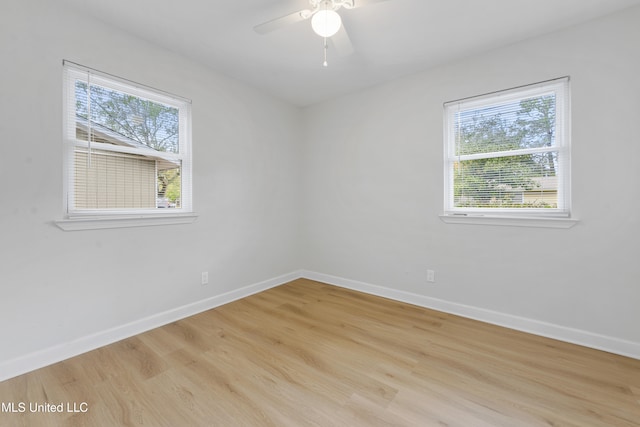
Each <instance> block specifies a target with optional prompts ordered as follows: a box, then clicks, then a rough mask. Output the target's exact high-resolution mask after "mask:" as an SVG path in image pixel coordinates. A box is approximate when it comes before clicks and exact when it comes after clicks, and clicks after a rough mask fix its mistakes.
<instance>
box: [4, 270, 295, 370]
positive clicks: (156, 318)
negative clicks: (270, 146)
mask: <svg viewBox="0 0 640 427" xmlns="http://www.w3.org/2000/svg"><path fill="white" fill-rule="evenodd" d="M300 277H302V276H301V273H300V272H299V271H295V272H292V273H289V274H285V275H282V276H279V277H275V278H273V279H269V280H265V281H262V282H260V283H255V284H253V285H249V286H245V287H243V288H240V289H236V290H234V291H231V292H227V293H224V294H221V295H216V296H213V297H211V298H207V299H204V300H202V301H197V302H194V303H192V304H187V305H184V306H182V307H177V308H174V309H172V310H168V311H165V312H162V313H158V314H154V315H152V316H149V317H145V318H143V319H139V320H136V321H134V322H131V323H128V324H125V325H121V326H116V327H114V328H111V329H108V330H106V331H101V332H97V333H95V334H92V335H89V336H85V337H82V338H79V339H77V340H74V341H71V342H66V343H64V344H59V345H56V346H53V347H49V348H46V349H43V350H40V351H37V352H34V353H30V354H27V355H25V356H21V357H18V358H16V359H12V360H8V361H4V362H0V381H4V380H7V379H9V378H13V377H16V376H18V375H21V374H24V373H26V372H30V371H33V370H36V369H39V368H42V367H44V366H48V365H51V364H54V363H57V362H60V361H62V360H65V359H68V358H70V357H73V356H77V355H79V354H82V353H86V352H88V351H91V350H95V349H96V348H99V347H102V346H105V345H108V344H111V343H114V342H116V341H120V340H123V339H125V338H129V337H132V336H134V335H137V334H140V333H143V332H146V331H149V330H151V329H154V328H157V327H160V326H163V325H166V324H168V323H171V322H175V321H177V320H180V319H184V318H185V317H189V316H193V315H194V314H198V313H201V312H203V311H206V310H210V309H212V308H215V307H219V306H221V305H224V304H227V303H230V302H232V301H236V300H238V299H241V298H244V297H247V296H249V295H253V294H255V293H258V292H262V291H265V290H267V289H270V288H274V287H276V286H279V285H282V284H284V283H287V282H290V281H292V280H295V279H298V278H300Z"/></svg>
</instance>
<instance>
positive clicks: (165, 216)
mask: <svg viewBox="0 0 640 427" xmlns="http://www.w3.org/2000/svg"><path fill="white" fill-rule="evenodd" d="M78 80H80V81H84V82H88V80H90V83H91V84H92V85H94V84H95V85H99V86H102V87H106V88H109V89H113V90H116V91H119V92H124V93H127V94H130V95H133V96H136V97H139V98H143V99H147V100H150V101H152V102H157V103H161V104H164V105H167V106H171V107H174V108H176V109H177V110H178V120H179V136H178V144H179V147H178V151H179V152H178V153H169V152H158V151H156V150H152V149H149V150H145V149H141V148H136V147H126V146H114V145H111V144H105V143H100V142H95V141H94V142H91V143H89V142H88V141H85V140H79V139H77V138H76V117H75V111H76V106H75V103H76V99H75V84H76V82H77V81H78ZM62 110H63V145H64V149H63V150H64V161H63V203H64V218H63V219H62V220H58V221H55V223H56V225H58V226H59V227H60V228H62V229H63V230H67V231H74V230H84V229H100V228H119V227H135V226H147V225H168V224H184V223H191V222H193V221H195V219H196V218H197V215H195V213H194V212H193V198H192V194H193V193H192V157H191V101H190V100H188V99H185V98H182V97H179V96H176V95H173V94H169V93H167V92H163V91H160V90H157V89H153V88H151V87H148V86H145V85H141V84H138V83H134V82H131V81H129V80H126V79H122V78H119V77H115V76H112V75H110V74H107V73H103V72H100V71H97V70H94V69H91V68H88V67H84V66H82V65H78V64H75V63H73V62H70V61H63V109H62ZM77 147H86V148H88V149H91V150H104V151H110V152H118V153H124V154H134V155H135V154H141V155H145V156H147V157H156V158H159V159H164V160H169V161H180V163H181V171H180V179H181V191H180V202H181V203H180V207H176V208H171V209H158V208H155V209H154V208H147V209H145V208H132V209H76V208H75V203H74V197H75V195H74V189H75V183H74V170H75V165H74V162H75V154H74V153H75V150H76V148H77Z"/></svg>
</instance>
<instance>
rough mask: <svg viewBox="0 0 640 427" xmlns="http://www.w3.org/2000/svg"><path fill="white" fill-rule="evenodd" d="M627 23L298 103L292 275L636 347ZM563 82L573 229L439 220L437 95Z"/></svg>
mask: <svg viewBox="0 0 640 427" xmlns="http://www.w3.org/2000/svg"><path fill="white" fill-rule="evenodd" d="M638 22H640V8H635V9H631V10H628V11H625V12H623V13H620V14H617V15H613V16H610V17H607V18H605V19H601V20H597V21H594V22H590V23H588V24H585V25H581V26H579V27H574V28H571V29H569V30H565V31H562V32H558V33H555V34H552V35H548V36H545V37H540V38H536V39H534V40H530V41H527V42H523V43H517V44H513V45H511V46H509V47H506V48H502V49H499V50H495V51H491V52H489V53H483V54H478V55H477V56H476V57H472V58H468V59H466V60H463V61H459V62H456V63H452V64H449V65H447V66H443V67H441V68H437V69H433V70H430V71H426V72H424V73H421V74H418V75H413V76H410V77H406V78H403V79H399V80H396V81H393V82H390V83H388V84H384V85H381V86H378V87H375V88H373V89H371V90H367V91H364V92H361V93H358V94H354V95H351V96H346V97H343V98H340V99H337V100H333V101H329V102H326V103H323V104H321V105H317V106H313V107H309V108H307V109H306V110H305V117H306V125H307V128H306V132H307V133H306V146H305V150H304V161H303V170H305V171H307V174H306V176H305V179H306V182H305V187H304V188H305V202H304V210H305V214H306V215H305V230H306V233H305V235H304V238H303V242H304V245H305V248H306V249H307V251H306V254H305V255H306V256H305V260H304V268H305V269H306V270H309V271H311V272H319V273H323V274H324V275H330V276H333V278H334V279H335V281H336V282H337V283H347V284H348V283H355V282H353V281H357V283H360V284H365V285H376V286H381V287H383V288H385V289H386V291H387V292H386V293H387V294H389V295H394V292H389V290H392V291H400V292H402V293H405V294H406V295H414V296H415V297H416V298H415V299H416V301H418V300H421V298H418V297H429V298H432V299H433V301H440V302H442V301H444V302H446V303H453V305H457V306H458V307H462V308H465V309H466V308H469V307H471V308H473V309H479V310H480V311H485V314H487V313H494V314H495V313H496V312H497V313H499V314H504V315H505V316H504V317H505V318H506V319H508V318H509V316H514V319H515V318H516V317H517V318H526V319H530V320H531V321H532V322H533V323H536V322H538V324H539V325H547V324H551V325H552V326H558V327H559V328H560V329H562V330H564V331H565V332H566V331H572V330H573V329H577V330H579V332H580V333H582V332H585V333H586V335H591V334H593V335H592V336H591V337H590V338H598V337H599V336H604V337H609V338H612V339H613V341H616V340H621V342H623V344H631V346H630V347H632V348H634V349H635V350H634V351H637V350H638V349H640V327H639V326H640V307H639V305H640V273H639V269H638V262H639V255H640V250H639V247H638V240H639V239H640V220H639V211H640V191H639V184H640V166H639V164H638V159H639V158H640V137H639V135H640V133H639V132H638V120H639V118H640V56H639V55H638V40H640V26H639V25H638ZM566 75H568V76H571V87H572V103H573V109H572V120H573V138H572V141H573V150H572V152H573V173H572V177H573V186H572V188H573V214H574V216H575V217H576V218H578V219H580V223H579V224H578V225H577V226H575V227H574V228H571V229H569V230H556V229H540V228H521V227H498V226H479V225H452V224H445V223H443V222H441V220H440V219H439V218H438V214H440V213H441V211H442V206H443V189H442V188H443V166H442V163H443V160H442V159H443V125H442V114H443V113H442V104H443V103H444V102H446V101H450V100H455V99H459V98H464V97H468V96H474V95H479V94H483V93H487V92H491V91H496V90H501V89H507V88H510V87H514V86H519V85H524V84H529V83H535V82H538V81H543V80H547V79H551V78H556V77H562V76H566ZM427 269H433V270H435V272H436V283H435V284H427V283H426V270H427ZM318 277H322V275H319V276H318ZM365 287H367V286H365ZM369 288H370V289H374V288H373V287H369ZM382 293H385V292H382ZM441 305H443V306H446V305H447V304H441ZM463 311H464V310H463ZM471 312H473V310H471ZM481 317H482V316H481ZM507 323H508V322H507ZM525 323H526V322H525ZM569 335H570V334H569ZM579 335H580V334H579ZM584 335H585V334H582V336H584ZM578 341H579V340H578ZM609 344H611V343H610V342H609ZM614 344H615V343H614ZM605 347H606V345H605ZM623 347H624V345H623ZM636 355H640V353H637V354H636Z"/></svg>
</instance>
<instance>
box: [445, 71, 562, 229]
mask: <svg viewBox="0 0 640 427" xmlns="http://www.w3.org/2000/svg"><path fill="white" fill-rule="evenodd" d="M444 120H445V138H444V139H445V141H444V142H445V208H444V210H445V215H471V216H472V215H499V216H560V217H568V216H569V215H570V171H569V167H570V157H569V156H570V150H569V143H570V134H569V133H570V127H569V79H568V78H561V79H556V80H552V81H547V82H543V83H537V84H533V85H529V86H524V87H519V88H515V89H510V90H506V91H502V92H497V93H492V94H487V95H482V96H478V97H473V98H467V99H463V100H459V101H452V102H448V103H445V105H444Z"/></svg>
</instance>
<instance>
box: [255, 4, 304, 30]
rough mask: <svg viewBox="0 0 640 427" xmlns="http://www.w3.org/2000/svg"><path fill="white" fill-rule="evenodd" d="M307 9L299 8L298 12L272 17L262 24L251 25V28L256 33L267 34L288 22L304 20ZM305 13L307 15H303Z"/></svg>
mask: <svg viewBox="0 0 640 427" xmlns="http://www.w3.org/2000/svg"><path fill="white" fill-rule="evenodd" d="M307 12H309V11H308V10H301V11H299V12H294V13H290V14H289V15H286V16H282V17H280V18H276V19H272V20H271V21H267V22H265V23H263V24H260V25H256V26H255V27H253V30H254V31H255V32H256V33H258V34H267V33H270V32H272V31H276V30H279V29H280V28H282V27H286V26H287V25H290V24H295V23H296V22H300V21H304V20H305V19H307V18H308V17H309V16H308V15H307ZM305 15H307V16H306V17H305Z"/></svg>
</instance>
